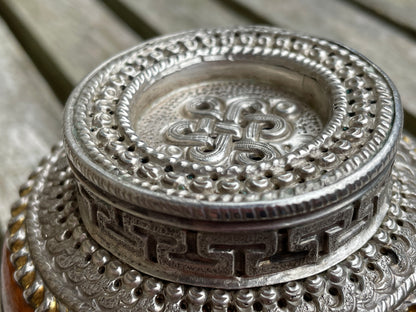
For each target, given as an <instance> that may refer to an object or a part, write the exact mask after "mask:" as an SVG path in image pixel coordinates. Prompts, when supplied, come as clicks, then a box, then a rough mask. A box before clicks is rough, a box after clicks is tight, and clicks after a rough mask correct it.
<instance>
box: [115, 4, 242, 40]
mask: <svg viewBox="0 0 416 312" xmlns="http://www.w3.org/2000/svg"><path fill="white" fill-rule="evenodd" d="M120 2H121V3H122V4H124V5H125V6H126V7H127V8H129V9H130V10H131V11H132V12H134V13H135V14H136V15H138V16H140V18H141V19H143V20H145V21H146V22H147V23H148V24H150V25H151V26H152V27H153V28H154V29H155V30H157V31H158V32H159V33H161V34H167V33H173V32H179V31H184V30H190V29H194V28H203V27H214V26H217V27H218V26H230V25H243V24H248V23H250V21H249V20H248V19H245V18H243V17H241V16H239V15H238V14H236V13H234V12H233V11H230V10H227V9H225V8H224V7H223V6H221V5H219V4H218V3H217V2H216V1H212V0H176V1H171V0H141V1H136V0H120Z"/></svg>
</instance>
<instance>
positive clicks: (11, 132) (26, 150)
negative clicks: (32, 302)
mask: <svg viewBox="0 0 416 312" xmlns="http://www.w3.org/2000/svg"><path fill="white" fill-rule="evenodd" d="M0 42H1V44H0V68H1V69H2V70H1V71H0V81H1V82H2V83H1V84H0V94H1V98H0V110H1V111H2V112H3V113H2V114H0V133H1V136H0V146H1V153H0V224H1V226H3V228H4V225H5V224H6V221H7V219H8V218H9V215H10V214H9V207H10V205H11V203H12V202H13V201H14V200H15V199H17V198H18V194H17V191H18V186H19V185H20V184H22V183H24V182H25V181H26V179H27V176H28V175H29V173H30V172H31V171H32V170H33V169H34V168H35V166H36V165H37V163H38V162H39V160H40V159H41V157H42V156H43V155H46V154H47V153H48V152H49V150H50V147H51V145H52V144H54V143H56V142H57V141H58V139H59V136H60V132H61V131H60V129H61V113H62V106H61V105H60V104H59V102H58V99H57V98H56V97H55V96H54V94H53V92H52V91H51V90H50V88H49V86H48V85H47V83H46V81H45V80H44V79H43V78H42V76H41V75H40V74H39V73H38V71H37V70H36V68H35V67H34V65H33V64H32V63H31V61H30V59H29V58H28V57H27V55H26V54H25V52H24V51H23V50H22V49H21V47H20V45H19V44H18V43H17V42H16V40H15V38H14V37H13V34H11V33H10V31H9V30H8V29H7V26H6V25H5V24H4V22H3V21H2V20H1V19H0Z"/></svg>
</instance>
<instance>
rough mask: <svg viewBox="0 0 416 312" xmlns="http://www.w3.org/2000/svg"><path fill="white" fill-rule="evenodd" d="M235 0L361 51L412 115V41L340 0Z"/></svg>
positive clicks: (415, 46) (415, 55)
mask: <svg viewBox="0 0 416 312" xmlns="http://www.w3.org/2000/svg"><path fill="white" fill-rule="evenodd" d="M237 1H238V2H239V3H241V4H243V5H245V6H247V7H248V8H250V9H251V10H253V11H255V12H257V13H258V14H262V15H263V16H265V17H266V18H267V19H268V20H270V21H271V23H277V24H279V25H282V26H283V27H285V28H288V29H292V30H295V31H300V32H305V33H310V34H314V35H316V36H319V37H323V38H328V39H332V40H336V41H339V42H342V43H344V44H346V45H347V46H349V47H351V48H354V49H356V50H357V51H359V52H361V53H363V54H364V55H365V56H367V57H368V58H370V59H371V60H372V61H373V62H374V63H375V64H377V65H378V66H380V67H381V68H382V69H383V70H384V71H385V72H386V73H387V74H388V75H389V76H390V77H391V78H392V80H393V81H394V83H395V84H396V86H397V87H398V89H399V92H400V95H401V97H402V102H403V105H404V107H405V108H406V110H407V111H409V112H410V113H411V114H412V115H413V116H416V100H415V99H416V88H415V78H414V77H415V70H416V42H415V41H414V40H412V39H410V38H409V37H408V36H406V35H404V34H403V33H401V32H399V31H398V30H396V29H393V28H390V27H388V25H387V24H384V23H382V21H380V19H378V18H374V17H373V16H371V15H368V14H366V13H365V12H362V11H361V10H359V8H357V7H356V6H354V5H349V4H348V3H346V2H343V1H335V0H333V1H326V0H293V1H286V0H258V1H251V0H237Z"/></svg>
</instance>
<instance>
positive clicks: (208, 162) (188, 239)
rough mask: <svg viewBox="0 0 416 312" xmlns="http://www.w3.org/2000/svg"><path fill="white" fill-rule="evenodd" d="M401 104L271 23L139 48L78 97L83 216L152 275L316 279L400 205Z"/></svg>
mask: <svg viewBox="0 0 416 312" xmlns="http://www.w3.org/2000/svg"><path fill="white" fill-rule="evenodd" d="M401 123H402V114H401V108H400V102H399V98H398V94H397V91H396V89H395V88H394V86H393V85H392V83H391V82H390V80H389V79H388V78H387V77H386V75H385V74H384V73H383V72H381V71H380V70H379V69H378V68H377V67H376V66H375V65H374V64H372V63H371V62H370V61H368V60H367V59H366V58H365V57H363V56H361V55H360V54H358V53H356V52H354V51H352V50H350V49H348V48H345V47H343V46H342V45H340V44H336V43H333V42H329V41H327V40H322V39H318V38H313V37H309V36H304V35H297V34H293V33H289V32H286V31H282V30H280V29H276V28H271V27H237V28H231V29H212V30H199V31H192V32H187V33H182V34H178V35H173V36H168V37H162V38H158V39H155V40H153V41H150V42H147V43H145V44H142V45H139V46H137V47H135V48H133V49H132V50H130V51H127V52H124V53H122V54H120V55H119V56H116V57H115V58H113V59H111V60H110V61H108V62H107V63H105V64H103V65H102V66H101V67H99V68H98V69H97V70H96V71H94V72H93V73H92V74H91V75H90V76H88V77H86V78H85V80H84V81H83V82H81V84H80V85H79V86H78V87H77V89H76V90H75V91H74V92H73V94H72V95H71V97H70V99H69V101H68V104H67V108H66V113H65V126H64V127H65V129H64V134H65V136H64V144H65V149H66V153H67V155H68V159H69V163H70V166H71V168H72V171H73V173H74V175H75V177H76V179H77V181H78V183H79V186H78V195H77V196H78V202H79V205H80V215H81V218H82V219H83V222H84V224H85V226H86V228H87V230H88V232H89V233H90V234H91V235H92V237H93V238H94V239H95V240H96V241H97V242H98V243H99V244H101V246H103V247H105V248H106V249H107V250H109V251H110V252H111V253H112V254H114V255H115V256H117V257H118V258H119V259H121V260H122V261H124V262H126V263H128V264H129V265H131V266H133V267H134V268H136V269H138V270H141V271H143V272H145V273H147V274H150V275H152V276H155V277H158V278H162V279H166V280H170V281H174V282H179V283H186V284H191V285H195V286H203V287H220V288H224V289H235V288H249V287H258V286H264V285H271V284H275V283H277V282H287V281H290V280H294V279H297V278H304V277H307V276H310V275H313V274H316V273H318V272H321V271H323V270H326V269H328V268H329V267H331V266H332V265H334V264H336V263H338V262H340V261H342V260H343V259H345V258H346V257H347V256H348V255H349V254H351V253H352V252H354V251H356V250H357V249H359V248H360V247H361V246H363V245H364V244H365V242H366V241H367V240H368V239H370V237H371V236H372V235H373V234H374V233H375V231H376V230H377V228H378V227H379V225H380V224H381V222H382V220H383V218H384V216H385V214H386V212H387V210H388V203H389V202H390V195H391V183H390V175H391V170H392V166H393V161H394V157H395V154H396V150H397V142H398V138H399V134H400V129H401Z"/></svg>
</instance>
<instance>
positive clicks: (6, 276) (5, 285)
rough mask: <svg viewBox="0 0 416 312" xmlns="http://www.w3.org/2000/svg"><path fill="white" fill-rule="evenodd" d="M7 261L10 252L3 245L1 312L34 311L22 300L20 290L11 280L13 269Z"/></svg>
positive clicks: (12, 279)
mask: <svg viewBox="0 0 416 312" xmlns="http://www.w3.org/2000/svg"><path fill="white" fill-rule="evenodd" d="M9 259H10V251H9V250H8V249H7V247H6V244H4V245H3V254H2V259H1V297H2V305H3V311H4V312H33V311H34V309H33V308H32V307H31V306H30V305H28V304H27V303H26V301H25V299H24V298H23V290H22V288H21V287H20V286H19V285H18V284H17V283H16V282H15V280H14V278H13V271H14V267H13V264H12V263H11V262H10V260H9Z"/></svg>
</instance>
